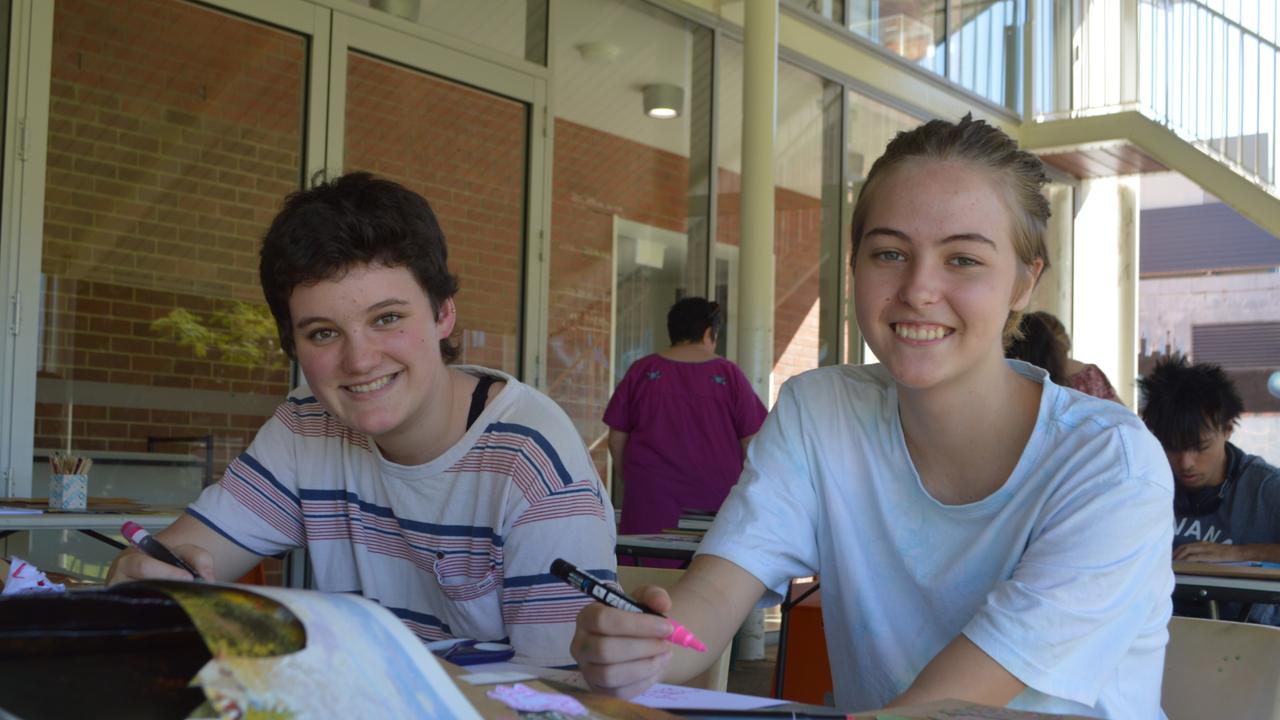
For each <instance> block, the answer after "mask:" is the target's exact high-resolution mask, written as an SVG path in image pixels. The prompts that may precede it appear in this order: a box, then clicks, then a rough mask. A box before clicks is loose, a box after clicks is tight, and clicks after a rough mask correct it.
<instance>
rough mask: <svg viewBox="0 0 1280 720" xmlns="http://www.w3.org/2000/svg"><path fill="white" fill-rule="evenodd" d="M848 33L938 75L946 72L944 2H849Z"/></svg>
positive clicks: (878, 0) (879, 0)
mask: <svg viewBox="0 0 1280 720" xmlns="http://www.w3.org/2000/svg"><path fill="white" fill-rule="evenodd" d="M849 29H850V30H852V31H853V32H855V33H857V34H859V35H861V36H863V37H865V38H867V39H868V40H870V41H872V42H875V43H879V44H880V45H883V46H884V47H885V48H886V49H888V50H889V51H890V52H892V53H894V54H896V55H900V56H902V57H904V58H906V59H907V60H910V61H912V62H914V63H916V64H918V65H920V66H922V67H925V68H928V69H930V70H932V71H934V72H936V73H938V74H942V73H943V71H944V70H945V67H946V66H945V62H946V53H945V40H946V0H849Z"/></svg>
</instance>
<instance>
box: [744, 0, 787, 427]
mask: <svg viewBox="0 0 1280 720" xmlns="http://www.w3.org/2000/svg"><path fill="white" fill-rule="evenodd" d="M744 5H745V16H744V18H743V25H744V27H743V34H744V42H743V69H742V238H741V243H742V244H741V246H740V248H739V255H738V287H739V288H740V290H739V298H740V299H739V302H738V305H739V308H740V309H739V315H738V365H740V366H741V367H742V371H743V373H745V374H746V376H747V379H748V380H750V381H751V386H752V387H753V388H754V389H755V391H756V395H758V396H759V397H760V399H761V400H762V401H763V402H764V403H765V404H766V405H767V404H768V403H769V401H770V376H771V375H772V373H773V297H774V287H773V280H774V278H773V275H774V268H773V265H774V262H773V186H774V172H773V170H774V168H773V144H774V136H775V134H776V132H777V130H776V128H777V115H778V0H752V2H748V3H744Z"/></svg>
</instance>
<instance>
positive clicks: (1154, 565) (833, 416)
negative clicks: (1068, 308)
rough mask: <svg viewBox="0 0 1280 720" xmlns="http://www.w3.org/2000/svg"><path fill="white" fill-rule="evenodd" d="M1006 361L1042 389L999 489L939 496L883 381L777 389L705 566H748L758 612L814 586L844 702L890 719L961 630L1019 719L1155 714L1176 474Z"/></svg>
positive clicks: (1035, 375)
mask: <svg viewBox="0 0 1280 720" xmlns="http://www.w3.org/2000/svg"><path fill="white" fill-rule="evenodd" d="M1011 365H1012V366H1013V367H1014V368H1015V369H1016V370H1017V371H1018V372H1019V373H1021V374H1023V375H1025V376H1027V377H1030V378H1032V379H1034V380H1036V381H1037V382H1043V383H1044V392H1043V393H1042V396H1041V401H1040V412H1039V415H1038V417H1037V419H1036V426H1035V430H1034V432H1033V433H1032V436H1031V439H1030V440H1029V441H1028V443H1027V447H1026V449H1025V450H1024V451H1023V453H1022V457H1021V458H1020V459H1019V461H1018V464H1017V467H1016V468H1015V469H1014V471H1013V473H1012V475H1011V476H1010V477H1009V479H1008V480H1007V481H1006V482H1005V484H1004V486H1003V487H1001V488H1000V489H999V490H997V491H996V492H995V493H993V494H991V495H990V496H988V497H986V498H984V499H982V500H980V501H978V502H975V503H970V504H967V505H944V504H942V503H940V502H938V501H937V500H935V499H934V498H933V497H932V496H930V495H929V494H928V493H927V492H926V491H925V489H924V486H923V485H922V484H921V482H920V477H919V475H918V474H917V473H916V470H915V467H914V465H913V464H912V462H911V458H910V455H909V454H908V452H907V448H906V443H905V440H904V438H903V435H902V425H901V422H900V419H899V416H898V398H897V389H896V387H895V385H894V383H893V381H892V379H891V378H890V377H889V375H888V373H887V372H886V371H885V369H884V368H883V367H881V366H879V365H869V366H861V367H855V366H841V367H830V368H821V369H818V370H813V371H810V372H807V373H804V374H803V375H800V376H798V377H795V378H793V379H791V380H790V381H788V382H787V383H786V384H785V385H784V386H783V387H782V392H781V393H780V395H779V397H778V402H777V405H776V406H775V407H774V409H773V411H772V412H771V413H770V414H769V418H768V420H766V421H765V424H764V427H763V428H761V430H760V433H759V434H758V435H756V437H755V440H754V441H753V442H752V443H751V447H750V450H749V452H748V458H747V467H746V470H745V471H744V473H743V476H742V480H741V481H740V482H739V483H738V485H737V486H736V488H735V489H734V491H733V492H732V494H730V496H729V499H728V500H727V501H726V502H725V504H724V507H722V508H721V510H720V514H719V516H718V517H717V520H716V523H715V526H714V527H713V528H712V529H711V531H710V532H709V533H708V534H707V537H706V539H705V540H704V541H703V542H702V545H701V550H700V552H703V553H707V554H711V555H717V556H720V557H722V558H725V559H727V560H730V561H732V562H734V563H735V564H737V565H739V566H741V567H743V568H745V569H746V570H747V571H748V572H750V573H751V574H752V575H754V576H755V577H756V578H758V579H759V580H760V581H761V582H762V583H764V585H765V586H766V587H767V588H769V590H770V593H769V595H768V597H767V598H766V599H765V601H764V602H765V603H768V604H772V603H776V602H777V601H778V600H779V596H780V595H781V593H783V592H785V589H786V586H787V583H788V581H789V580H790V579H791V578H793V577H802V576H807V575H813V574H815V573H816V574H820V575H821V581H822V605H823V621H824V625H825V632H826V639H827V650H828V653H829V655H830V660H831V673H832V677H833V679H834V683H835V693H836V702H837V704H838V705H839V706H840V707H842V708H847V709H852V710H864V709H870V708H877V707H881V706H883V705H884V704H885V703H886V702H888V701H889V700H891V699H893V698H894V697H896V696H897V695H898V694H900V693H901V692H903V691H904V690H906V689H907V687H908V686H910V684H911V683H912V682H913V681H914V680H915V678H916V676H917V675H918V674H919V673H920V671H921V670H922V669H923V668H924V666H925V665H926V664H927V663H928V662H929V661H930V660H931V659H932V658H933V657H934V656H935V655H936V654H937V653H938V652H939V651H941V650H942V649H943V648H944V647H945V646H946V645H947V644H948V643H950V642H951V641H952V640H953V639H955V637H956V636H957V635H959V634H960V633H962V632H963V633H964V634H965V636H967V637H968V638H969V639H970V640H972V641H973V642H974V643H975V644H976V645H977V646H978V647H979V648H981V649H982V650H983V651H984V652H986V653H987V654H988V655H990V656H991V657H992V658H994V659H995V660H996V662H998V663H1000V665H1001V666H1003V667H1004V668H1005V669H1006V670H1008V671H1009V672H1010V673H1012V674H1013V675H1014V676H1016V677H1017V678H1018V679H1019V680H1021V681H1022V682H1023V683H1025V684H1026V685H1027V686H1028V689H1027V690H1026V691H1025V692H1023V693H1022V694H1021V695H1019V696H1018V697H1017V698H1016V699H1015V700H1014V702H1013V703H1011V706H1012V707H1017V708H1022V709H1029V710H1039V711H1045V712H1072V713H1078V714H1087V715H1102V716H1106V717H1114V718H1123V719H1124V720H1139V719H1143V718H1161V717H1163V713H1162V712H1161V710H1160V680H1161V675H1162V673H1163V665H1164V649H1165V644H1166V642H1167V640H1168V634H1167V629H1166V626H1167V625H1168V622H1169V615H1170V610H1171V602H1170V593H1171V592H1172V590H1173V572H1172V569H1171V562H1170V543H1171V541H1172V531H1171V523H1172V519H1173V479H1172V475H1171V473H1170V470H1169V463H1168V462H1167V461H1166V460H1165V457H1164V453H1163V452H1162V450H1161V447H1160V444H1159V443H1158V442H1157V441H1156V439H1155V438H1154V437H1153V436H1152V435H1151V434H1150V433H1149V432H1148V431H1147V429H1146V428H1145V427H1144V426H1143V424H1142V422H1141V421H1140V420H1139V419H1138V417H1137V416H1135V415H1134V414H1133V413H1132V412H1130V411H1128V410H1127V409H1125V408H1124V407H1123V406H1121V405H1119V404H1117V403H1114V402H1110V401H1106V400H1098V399H1096V398H1091V397H1088V396H1086V395H1083V394H1081V393H1078V392H1076V391H1074V390H1068V389H1065V388H1062V387H1059V386H1057V385H1054V384H1053V383H1051V382H1050V381H1049V380H1048V377H1047V373H1045V372H1044V371H1043V370H1040V369H1039V368H1036V367H1033V366H1031V365H1028V364H1026V363H1021V362H1017V361H1011ZM956 421H957V422H964V418H956ZM972 432H973V438H974V442H981V441H982V434H983V429H982V427H980V426H974V427H973V429H972Z"/></svg>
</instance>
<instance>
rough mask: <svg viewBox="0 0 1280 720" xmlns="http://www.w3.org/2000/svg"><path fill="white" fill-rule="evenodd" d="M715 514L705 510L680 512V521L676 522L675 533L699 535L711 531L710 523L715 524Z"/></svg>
mask: <svg viewBox="0 0 1280 720" xmlns="http://www.w3.org/2000/svg"><path fill="white" fill-rule="evenodd" d="M715 520H716V514H715V513H714V512H708V511H706V510H689V509H687V508H686V509H684V510H681V511H680V519H679V520H677V521H676V528H675V529H676V531H677V532H688V533H692V534H697V535H701V534H702V533H704V532H706V531H708V530H710V529H711V523H713V522H715Z"/></svg>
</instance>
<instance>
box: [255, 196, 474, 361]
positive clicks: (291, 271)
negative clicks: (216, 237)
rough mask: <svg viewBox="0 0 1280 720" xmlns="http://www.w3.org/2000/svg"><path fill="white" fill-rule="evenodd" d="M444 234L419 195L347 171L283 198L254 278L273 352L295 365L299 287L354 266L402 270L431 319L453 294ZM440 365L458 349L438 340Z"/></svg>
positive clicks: (455, 280) (455, 284)
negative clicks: (272, 327)
mask: <svg viewBox="0 0 1280 720" xmlns="http://www.w3.org/2000/svg"><path fill="white" fill-rule="evenodd" d="M448 256H449V251H448V247H447V245H446V243H445V239H444V232H443V231H442V230H441V229H440V224H439V223H438V222H437V221H436V216H435V213H433V212H432V211H431V206H430V205H429V204H428V203H427V201H426V199H424V198H423V197H422V196H421V195H419V194H417V193H415V192H413V191H412V190H409V189H408V188H406V187H404V186H403V185H400V184H399V183H395V182H392V181H390V180H386V179H384V178H378V177H374V176H373V175H371V174H369V173H367V172H353V173H347V174H346V175H342V176H341V177H338V178H335V179H333V180H329V181H327V182H319V183H317V184H315V185H314V186H313V187H311V188H310V189H308V190H301V191H298V192H295V193H293V194H291V195H289V196H288V197H287V198H285V201H284V207H283V208H282V209H281V210H280V213H279V214H278V215H276V217H275V219H274V220H273V221H272V222H271V227H270V228H269V229H268V230H267V234H266V236H265V237H264V238H263V240H262V253H261V257H260V262H259V265H258V274H259V277H260V279H261V281H262V292H263V294H264V295H265V296H266V299H267V305H268V306H269V307H270V308H271V314H272V315H273V316H274V317H275V320H276V329H277V331H278V332H279V333H280V347H281V348H282V349H283V350H284V351H285V353H287V354H288V355H289V357H290V358H294V359H295V360H296V359H297V349H296V347H295V346H294V342H293V322H292V319H291V317H290V315H289V296H290V295H292V294H293V290H294V288H296V287H298V286H299V285H306V284H310V283H316V282H320V281H322V280H332V279H335V278H339V277H341V276H342V275H343V274H344V273H345V272H346V271H347V270H349V269H351V268H352V267H354V266H357V265H371V264H381V265H385V266H387V267H401V266H403V267H407V268H408V269H409V270H410V271H411V272H412V273H413V275H414V277H415V278H417V280H418V284H419V285H421V286H422V289H423V290H424V291H425V292H426V293H427V297H428V298H430V299H431V310H432V312H433V314H434V315H435V317H436V319H439V317H440V308H441V307H442V306H443V305H444V303H445V301H446V300H448V299H449V298H451V297H453V296H454V295H456V294H457V292H458V278H457V277H456V276H454V275H452V274H450V272H449V266H448ZM440 354H441V355H442V356H443V357H444V359H445V361H446V362H451V361H453V360H455V359H456V358H457V356H458V347H457V345H455V344H454V343H453V342H452V341H450V340H449V339H448V338H446V339H443V340H441V341H440Z"/></svg>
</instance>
